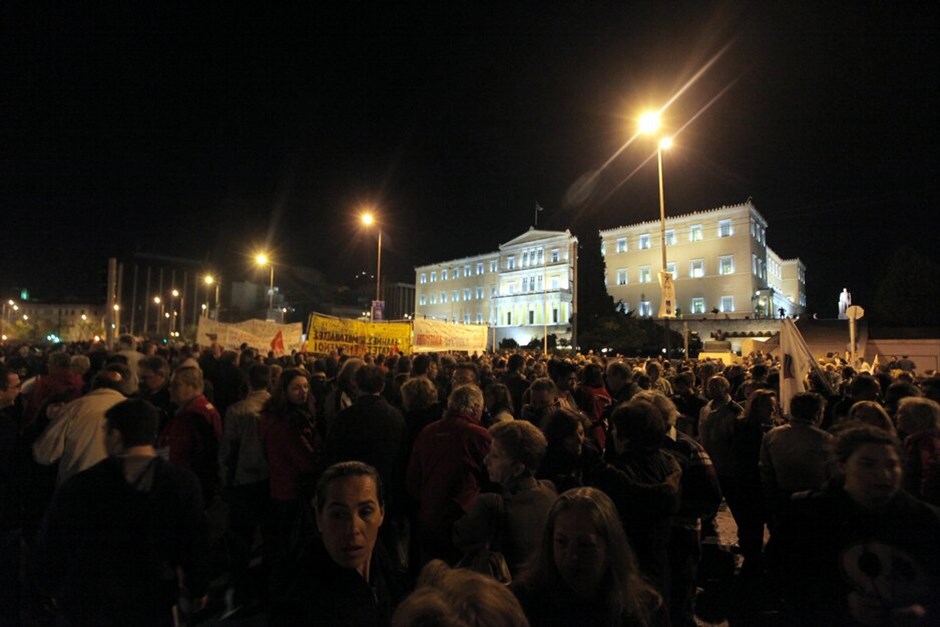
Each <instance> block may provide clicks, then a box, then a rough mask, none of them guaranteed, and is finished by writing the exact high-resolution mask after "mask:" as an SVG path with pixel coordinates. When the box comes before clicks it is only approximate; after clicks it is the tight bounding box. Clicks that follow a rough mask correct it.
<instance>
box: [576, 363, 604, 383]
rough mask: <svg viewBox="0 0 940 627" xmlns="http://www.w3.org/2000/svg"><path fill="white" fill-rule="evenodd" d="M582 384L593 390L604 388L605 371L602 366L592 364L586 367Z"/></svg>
mask: <svg viewBox="0 0 940 627" xmlns="http://www.w3.org/2000/svg"><path fill="white" fill-rule="evenodd" d="M581 382H582V383H583V384H584V385H586V386H588V387H592V388H599V387H603V386H604V369H603V368H601V366H600V364H595V363H590V364H587V365H586V366H584V370H583V371H581Z"/></svg>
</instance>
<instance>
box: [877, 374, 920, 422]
mask: <svg viewBox="0 0 940 627" xmlns="http://www.w3.org/2000/svg"><path fill="white" fill-rule="evenodd" d="M920 395H921V393H920V389H919V388H918V387H917V386H916V385H914V384H913V383H908V382H907V381H895V382H894V383H892V384H891V385H889V386H888V389H887V390H885V398H884V403H885V410H886V411H887V412H888V414H889V415H891V416H893V415H895V413H896V412H897V411H898V403H900V402H901V399H905V398H908V397H911V396H920Z"/></svg>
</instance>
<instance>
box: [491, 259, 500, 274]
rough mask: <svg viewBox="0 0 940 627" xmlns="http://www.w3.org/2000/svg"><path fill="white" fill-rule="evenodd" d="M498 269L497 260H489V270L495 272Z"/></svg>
mask: <svg viewBox="0 0 940 627" xmlns="http://www.w3.org/2000/svg"><path fill="white" fill-rule="evenodd" d="M498 269H499V261H497V260H495V259H494V260H493V261H491V262H490V272H496V271H497V270H498Z"/></svg>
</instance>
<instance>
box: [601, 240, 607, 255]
mask: <svg viewBox="0 0 940 627" xmlns="http://www.w3.org/2000/svg"><path fill="white" fill-rule="evenodd" d="M606 256H607V242H601V257H606Z"/></svg>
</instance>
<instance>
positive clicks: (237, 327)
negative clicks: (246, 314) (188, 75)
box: [196, 316, 303, 355]
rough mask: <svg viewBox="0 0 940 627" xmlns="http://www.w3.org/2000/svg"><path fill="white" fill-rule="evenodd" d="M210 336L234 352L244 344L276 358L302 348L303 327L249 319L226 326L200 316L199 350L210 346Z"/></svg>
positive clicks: (223, 323) (297, 323) (295, 323)
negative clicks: (271, 353) (271, 354)
mask: <svg viewBox="0 0 940 627" xmlns="http://www.w3.org/2000/svg"><path fill="white" fill-rule="evenodd" d="M210 335H215V336H216V337H217V341H218V343H219V344H220V345H221V346H222V347H223V348H231V349H237V348H238V347H239V346H241V345H242V344H247V345H248V346H250V347H252V348H256V349H258V350H259V351H261V352H262V353H267V352H268V351H274V354H275V355H281V354H290V352H291V351H299V350H301V349H302V347H303V325H302V324H300V323H299V322H294V323H292V324H278V323H276V322H268V321H266V320H256V319H252V320H245V321H243V322H233V323H225V322H216V321H215V320H210V319H209V318H207V317H206V316H203V317H201V318H199V330H198V333H197V335H196V339H197V342H198V343H199V344H200V345H202V346H206V345H208V344H210V343H211V342H212V338H211V337H209V336H210Z"/></svg>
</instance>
